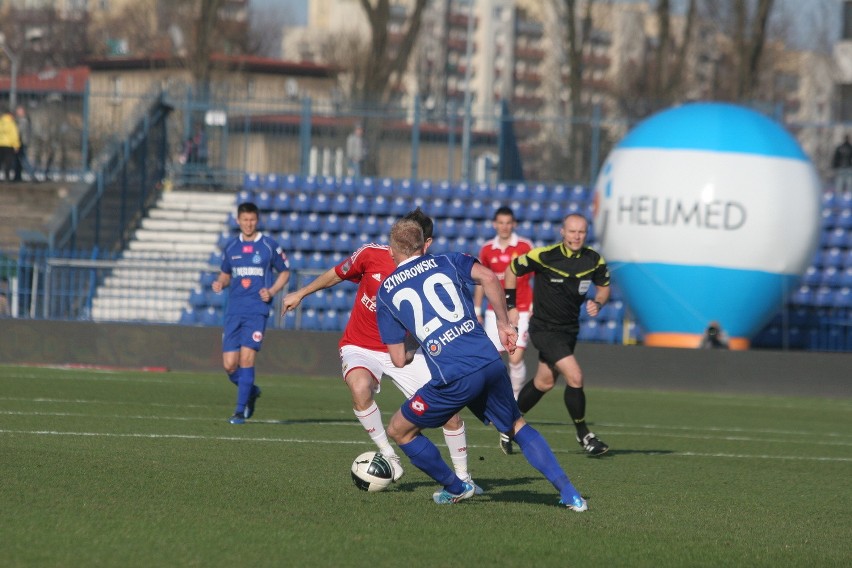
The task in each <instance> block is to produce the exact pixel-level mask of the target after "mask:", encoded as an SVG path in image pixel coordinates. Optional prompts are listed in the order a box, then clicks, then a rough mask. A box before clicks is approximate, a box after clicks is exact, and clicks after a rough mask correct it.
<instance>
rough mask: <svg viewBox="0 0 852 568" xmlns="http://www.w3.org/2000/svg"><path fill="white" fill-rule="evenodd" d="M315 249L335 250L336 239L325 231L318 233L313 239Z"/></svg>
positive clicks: (322, 250)
mask: <svg viewBox="0 0 852 568" xmlns="http://www.w3.org/2000/svg"><path fill="white" fill-rule="evenodd" d="M313 250H314V251H320V252H331V251H332V250H334V239H332V237H331V235H330V234H328V233H326V232H325V231H323V232H322V233H319V234H317V235H316V236H315V237H314V240H313Z"/></svg>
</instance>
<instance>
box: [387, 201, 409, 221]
mask: <svg viewBox="0 0 852 568" xmlns="http://www.w3.org/2000/svg"><path fill="white" fill-rule="evenodd" d="M408 211H409V200H408V199H407V198H405V197H402V196H396V197H394V198H392V200H391V205H390V208H389V214H390V215H395V216H397V217H402V216H403V215H405V214H406V213H408Z"/></svg>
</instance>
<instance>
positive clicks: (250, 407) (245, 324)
mask: <svg viewBox="0 0 852 568" xmlns="http://www.w3.org/2000/svg"><path fill="white" fill-rule="evenodd" d="M267 320H268V318H267V317H266V316H261V315H253V316H244V317H243V318H242V324H241V326H240V332H239V337H240V370H239V371H238V373H237V407H236V410H235V412H234V414H235V415H242V416H243V417H245V418H250V417H251V416H252V415H253V414H254V406H255V402H256V401H257V399H258V397H259V396H260V387H258V386H257V385H255V370H254V362H255V359H256V358H257V353H258V352H259V351H260V349H261V347H262V346H263V334H264V333H265V332H266V322H267Z"/></svg>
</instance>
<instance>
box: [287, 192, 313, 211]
mask: <svg viewBox="0 0 852 568" xmlns="http://www.w3.org/2000/svg"><path fill="white" fill-rule="evenodd" d="M311 205H312V203H311V196H310V195H309V194H307V193H305V192H304V191H300V192H299V193H297V194H295V195H294V196H293V197H292V199H290V208H291V209H292V210H293V211H298V212H299V213H308V212H310V211H311Z"/></svg>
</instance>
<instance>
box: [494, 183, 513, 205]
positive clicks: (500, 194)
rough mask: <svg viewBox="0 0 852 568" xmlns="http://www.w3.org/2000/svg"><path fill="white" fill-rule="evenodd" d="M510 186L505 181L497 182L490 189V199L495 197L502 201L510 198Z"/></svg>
mask: <svg viewBox="0 0 852 568" xmlns="http://www.w3.org/2000/svg"><path fill="white" fill-rule="evenodd" d="M512 194H513V192H512V188H511V187H510V186H509V184H507V183H506V182H502V181H501V182H499V183H498V184H497V185H495V186H494V189H493V190H492V191H491V199H497V200H499V201H502V202H504V203H505V202H506V201H509V200H510V199H512Z"/></svg>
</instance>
